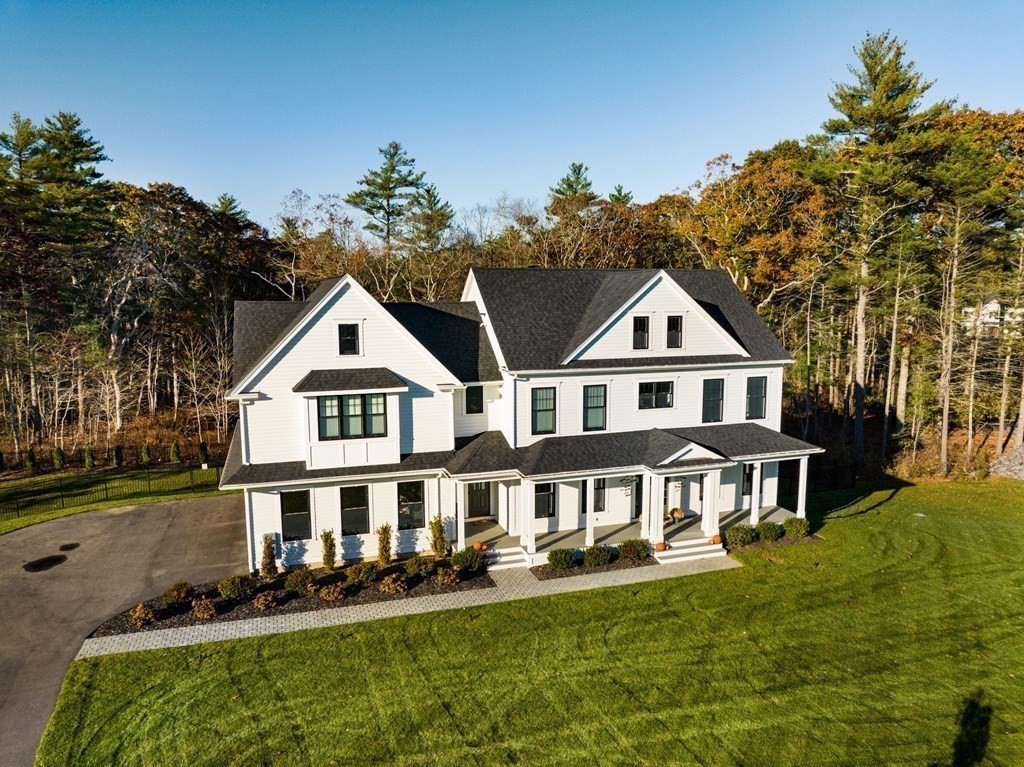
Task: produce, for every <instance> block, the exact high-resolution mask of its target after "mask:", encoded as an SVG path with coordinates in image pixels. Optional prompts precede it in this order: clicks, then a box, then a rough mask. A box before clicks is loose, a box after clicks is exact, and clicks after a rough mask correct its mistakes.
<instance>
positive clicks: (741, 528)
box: [725, 523, 757, 549]
mask: <svg viewBox="0 0 1024 767" xmlns="http://www.w3.org/2000/svg"><path fill="white" fill-rule="evenodd" d="M756 540H757V530H755V529H754V528H753V527H751V526H750V525H748V524H745V523H744V524H739V525H733V526H732V527H730V528H729V529H728V530H726V531H725V545H726V546H728V547H729V548H730V549H739V548H743V547H744V546H749V545H750V544H752V543H753V542H754V541H756Z"/></svg>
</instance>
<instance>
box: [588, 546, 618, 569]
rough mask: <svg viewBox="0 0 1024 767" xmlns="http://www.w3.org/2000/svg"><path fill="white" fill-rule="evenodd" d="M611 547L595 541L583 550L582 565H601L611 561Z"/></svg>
mask: <svg viewBox="0 0 1024 767" xmlns="http://www.w3.org/2000/svg"><path fill="white" fill-rule="evenodd" d="M612 556H613V552H612V548H611V546H605V545H604V544H603V543H595V544H594V545H593V546H587V548H585V549H584V550H583V566H584V567H602V566H604V565H607V564H608V563H610V562H611V561H612Z"/></svg>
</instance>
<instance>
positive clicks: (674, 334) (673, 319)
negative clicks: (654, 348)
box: [665, 314, 683, 349]
mask: <svg viewBox="0 0 1024 767" xmlns="http://www.w3.org/2000/svg"><path fill="white" fill-rule="evenodd" d="M666 331H667V334H666V336H665V345H666V346H667V347H668V348H669V349H682V348H683V315H681V314H670V315H669V317H668V327H667V328H666Z"/></svg>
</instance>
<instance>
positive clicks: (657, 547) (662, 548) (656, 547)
mask: <svg viewBox="0 0 1024 767" xmlns="http://www.w3.org/2000/svg"><path fill="white" fill-rule="evenodd" d="M667 548H668V546H666V545H665V543H664V542H659V543H656V544H654V550H655V551H665V549H667Z"/></svg>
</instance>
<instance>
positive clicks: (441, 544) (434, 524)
mask: <svg viewBox="0 0 1024 767" xmlns="http://www.w3.org/2000/svg"><path fill="white" fill-rule="evenodd" d="M430 548H431V550H433V552H434V556H435V557H443V556H444V555H445V554H447V553H448V536H446V535H445V534H444V520H443V519H441V516H440V515H437V516H435V517H431V518H430Z"/></svg>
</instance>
